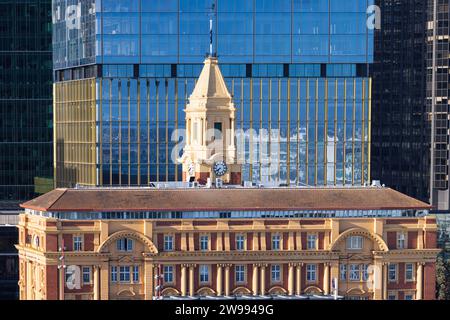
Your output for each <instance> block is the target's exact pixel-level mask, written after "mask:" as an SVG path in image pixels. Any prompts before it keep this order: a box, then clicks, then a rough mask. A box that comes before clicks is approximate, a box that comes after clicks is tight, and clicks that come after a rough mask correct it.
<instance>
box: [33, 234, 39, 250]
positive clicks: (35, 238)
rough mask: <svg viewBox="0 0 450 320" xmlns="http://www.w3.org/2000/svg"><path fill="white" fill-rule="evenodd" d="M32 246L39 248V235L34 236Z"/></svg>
mask: <svg viewBox="0 0 450 320" xmlns="http://www.w3.org/2000/svg"><path fill="white" fill-rule="evenodd" d="M34 246H35V247H36V248H39V236H34Z"/></svg>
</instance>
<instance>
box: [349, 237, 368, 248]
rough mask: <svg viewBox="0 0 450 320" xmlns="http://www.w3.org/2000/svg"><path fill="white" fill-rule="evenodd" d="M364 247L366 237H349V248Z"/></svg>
mask: <svg viewBox="0 0 450 320" xmlns="http://www.w3.org/2000/svg"><path fill="white" fill-rule="evenodd" d="M363 247H364V238H363V237H362V236H350V237H348V238H347V249H349V250H362V249H363Z"/></svg>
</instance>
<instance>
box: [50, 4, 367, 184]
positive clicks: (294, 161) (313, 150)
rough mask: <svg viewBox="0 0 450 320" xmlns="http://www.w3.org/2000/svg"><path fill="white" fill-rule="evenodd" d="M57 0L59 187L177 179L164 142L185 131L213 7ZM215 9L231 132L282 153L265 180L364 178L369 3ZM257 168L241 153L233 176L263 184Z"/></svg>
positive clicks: (260, 164)
mask: <svg viewBox="0 0 450 320" xmlns="http://www.w3.org/2000/svg"><path fill="white" fill-rule="evenodd" d="M67 3H68V1H58V0H57V1H54V12H53V16H54V23H55V24H54V29H55V33H54V38H53V42H54V53H55V55H54V68H55V80H56V83H55V85H54V91H55V103H54V110H55V158H56V159H55V167H56V170H55V174H56V176H57V185H58V186H70V185H74V184H75V183H81V184H87V185H137V184H148V182H149V181H173V180H178V181H180V180H181V179H182V170H181V166H180V165H177V164H175V163H173V162H172V160H171V153H172V150H173V148H174V146H175V145H176V143H177V141H172V140H171V137H172V133H173V132H174V131H175V130H176V129H184V128H185V114H184V111H183V109H184V108H185V105H186V103H187V98H188V96H189V94H190V93H191V92H192V90H193V88H194V85H195V79H196V78H197V77H198V76H199V74H200V70H201V67H202V62H203V60H204V55H205V53H206V52H208V51H209V48H208V46H209V22H208V20H209V15H208V14H209V12H210V9H208V8H210V7H211V5H212V1H210V0H205V1H188V0H168V1H143V0H142V1H138V0H133V1H130V0H127V1H122V0H104V1H94V0H91V1H81V2H80V3H81V4H80V6H79V7H78V8H79V9H76V10H74V11H73V8H72V7H69V8H68V6H67ZM216 4H217V5H216V6H215V11H216V12H215V13H216V18H215V23H214V45H215V47H216V48H215V49H216V50H217V52H218V53H219V59H220V63H221V70H222V73H223V75H224V77H225V80H226V83H227V86H228V89H229V91H230V93H231V94H232V95H233V98H234V103H235V105H236V107H237V113H236V129H242V130H243V131H244V134H245V133H248V130H249V129H254V130H255V131H256V132H257V133H258V134H259V133H260V132H261V129H262V130H263V131H264V130H265V131H266V132H267V136H268V137H270V138H269V139H270V142H271V145H273V146H274V149H273V150H279V152H276V151H275V152H272V153H271V161H272V162H273V163H276V165H277V170H276V171H275V173H273V174H271V175H270V177H269V179H270V180H274V181H279V182H285V183H301V184H308V185H352V184H355V185H361V184H363V183H365V182H368V181H369V180H370V173H369V172H370V161H369V159H370V143H369V142H370V139H369V137H370V107H371V78H370V76H369V68H368V67H369V65H370V64H371V62H372V60H373V32H372V30H369V29H368V28H367V26H366V20H367V14H366V10H367V7H368V5H370V4H372V1H370V0H369V1H367V0H358V1H353V2H348V3H347V2H342V1H340V0H320V1H309V0H308V1H307V0H281V1H280V0H270V1H253V0H244V1H242V0H241V1H237V0H232V1H230V0H226V1H225V0H217V1H216ZM71 9H72V11H71V12H75V13H73V15H67V20H66V19H65V17H66V15H65V14H64V13H65V12H66V11H67V10H69V11H70V10H71ZM78 13H79V16H80V17H81V18H80V21H81V23H78V20H77V19H78V18H77V14H78ZM95 26H96V27H95ZM78 27H79V28H78ZM275 145H277V146H276V147H275ZM252 151H253V152H252ZM264 163H265V159H261V155H260V154H259V153H257V152H255V150H248V155H247V156H246V163H245V164H244V166H243V177H242V179H243V180H253V181H258V180H261V179H262V177H264V176H265V170H266V168H265V167H264Z"/></svg>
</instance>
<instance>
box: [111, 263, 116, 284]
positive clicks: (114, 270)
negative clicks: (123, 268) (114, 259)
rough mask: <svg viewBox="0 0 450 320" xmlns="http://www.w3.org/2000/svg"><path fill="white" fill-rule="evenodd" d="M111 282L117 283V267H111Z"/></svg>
mask: <svg viewBox="0 0 450 320" xmlns="http://www.w3.org/2000/svg"><path fill="white" fill-rule="evenodd" d="M111 282H117V267H115V266H113V267H111Z"/></svg>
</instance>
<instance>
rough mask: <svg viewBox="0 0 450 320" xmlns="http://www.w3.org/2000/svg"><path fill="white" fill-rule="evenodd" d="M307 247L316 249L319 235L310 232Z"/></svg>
mask: <svg viewBox="0 0 450 320" xmlns="http://www.w3.org/2000/svg"><path fill="white" fill-rule="evenodd" d="M307 240H308V241H307V246H306V247H307V249H308V250H316V249H317V235H315V234H308V238H307Z"/></svg>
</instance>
